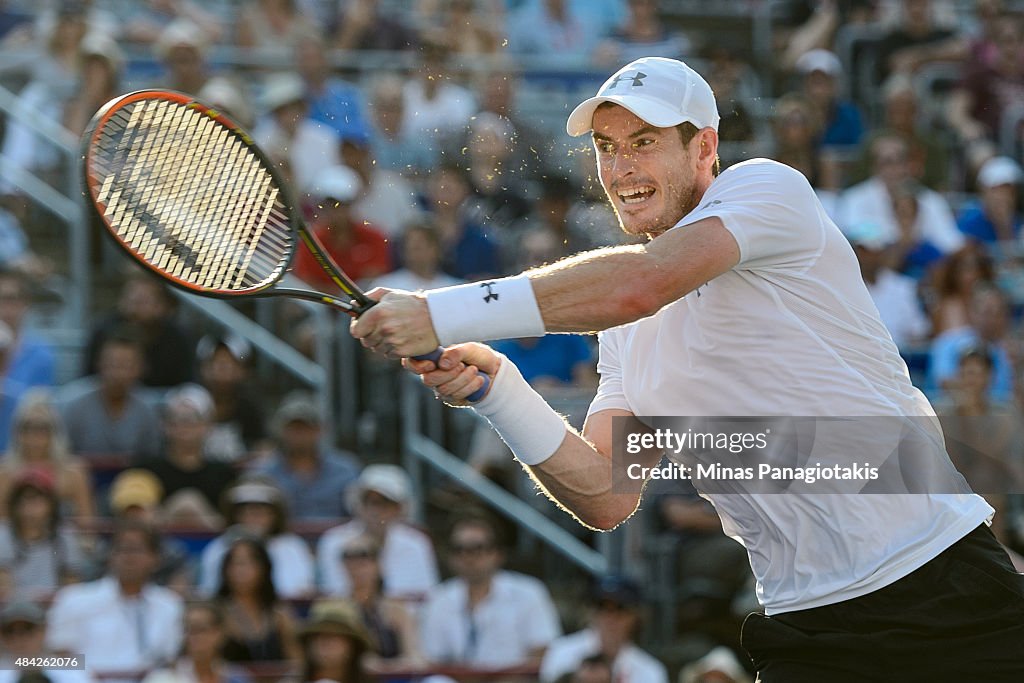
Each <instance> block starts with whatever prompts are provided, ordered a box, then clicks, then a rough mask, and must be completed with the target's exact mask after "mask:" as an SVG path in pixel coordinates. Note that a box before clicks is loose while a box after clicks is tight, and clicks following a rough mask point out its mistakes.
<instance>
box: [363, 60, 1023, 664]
mask: <svg viewBox="0 0 1024 683" xmlns="http://www.w3.org/2000/svg"><path fill="white" fill-rule="evenodd" d="M718 122H719V115H718V110H717V106H716V102H715V97H714V94H713V93H712V91H711V88H710V87H709V86H708V84H707V83H706V82H705V81H704V79H703V78H702V77H701V76H700V75H698V74H697V73H696V72H695V71H693V70H692V69H690V68H689V67H688V66H686V65H685V64H683V63H682V62H679V61H675V60H669V59H661V58H644V59H640V60H637V61H635V62H633V63H631V64H629V65H627V66H625V67H624V68H622V69H621V70H619V71H618V72H616V73H615V74H614V75H613V76H612V77H611V78H609V79H608V80H607V81H606V82H605V83H604V84H603V85H602V86H601V88H600V90H599V91H598V93H597V95H596V96H595V97H592V98H590V99H588V100H586V101H585V102H583V103H582V104H580V105H579V106H578V107H576V109H575V110H574V111H573V112H572V113H571V115H570V116H569V120H568V125H567V129H568V132H569V133H570V134H571V135H574V136H579V135H583V134H585V133H588V132H589V133H590V134H591V135H592V137H593V142H594V146H595V148H596V151H597V164H598V173H599V176H600V178H601V182H602V184H603V186H604V189H605V191H606V193H607V195H608V198H609V200H610V201H611V203H612V206H613V207H614V208H615V211H616V213H617V214H618V217H619V221H620V223H621V226H622V229H623V230H625V231H626V232H627V233H630V234H633V235H637V234H646V235H647V236H648V237H649V238H650V239H649V241H648V242H646V243H645V244H643V245H631V246H621V247H614V248H608V249H601V250H597V251H591V252H585V253H582V254H579V255H577V256H574V257H571V258H568V259H566V260H563V261H560V262H558V263H555V264H553V265H550V266H545V267H542V268H538V269H535V270H531V271H529V272H526V273H524V274H521V275H518V276H515V277H510V278H505V279H499V280H494V281H489V282H483V283H472V284H468V285H461V286H458V287H451V288H446V289H441V290H434V291H428V292H426V293H422V292H420V293H408V292H387V291H383V290H378V291H375V292H372V293H371V296H373V297H374V298H376V299H379V301H380V304H379V305H378V306H376V307H375V308H373V309H372V310H370V311H369V312H368V313H366V314H364V315H363V316H362V317H361V318H359V319H358V320H357V321H355V322H354V323H353V325H352V328H351V329H352V333H353V335H354V336H356V337H357V338H359V339H361V340H362V343H363V344H364V345H365V346H367V347H369V348H371V349H374V350H376V351H379V352H381V353H385V354H387V355H390V356H402V357H407V356H412V355H416V354H423V353H426V352H428V351H430V350H431V349H433V348H435V347H436V346H437V344H439V343H440V344H444V345H446V346H451V345H456V346H454V347H453V348H450V349H449V350H448V351H447V352H446V353H445V354H444V356H442V358H441V360H440V361H439V363H438V366H435V365H434V364H433V363H431V362H429V361H419V362H417V361H406V363H407V365H408V367H409V368H410V369H412V370H413V371H414V372H416V373H419V374H421V375H422V379H423V381H424V382H425V383H426V384H427V385H428V386H431V387H434V388H435V390H436V391H437V392H438V393H439V394H440V395H441V396H442V397H444V398H445V399H446V400H448V401H450V402H453V403H459V402H460V400H461V399H464V397H466V396H468V395H469V394H470V393H472V392H473V391H476V390H477V389H478V388H479V387H480V386H481V385H482V379H481V378H480V377H479V374H478V373H479V372H483V373H487V374H488V375H490V376H492V377H493V384H492V386H491V388H490V391H489V393H488V394H487V396H486V397H485V398H484V399H483V400H482V401H480V402H479V403H477V404H476V405H475V409H476V410H477V411H478V412H479V413H480V414H482V415H484V416H485V417H487V419H488V420H489V421H490V422H491V424H492V425H493V426H494V428H495V429H496V431H497V432H498V433H499V434H500V435H501V436H502V438H503V439H504V440H505V441H506V442H507V443H508V444H509V446H510V447H511V449H512V451H513V453H514V454H515V456H516V457H517V458H518V459H519V460H520V461H522V463H523V464H524V465H525V466H526V467H527V469H528V470H529V472H530V473H531V474H532V475H533V476H534V477H535V478H536V480H537V481H538V482H539V483H540V485H541V486H542V487H543V489H544V490H545V491H546V492H547V494H548V495H549V496H550V497H551V498H553V499H554V500H555V501H557V502H558V503H559V504H560V505H562V506H564V507H565V508H567V509H568V510H570V511H571V512H572V513H573V514H575V515H576V516H577V517H578V518H579V519H580V520H581V521H582V522H583V523H585V524H587V525H589V526H591V527H595V528H599V529H611V528H613V527H615V526H616V525H618V524H620V523H621V522H622V521H623V520H625V519H627V518H628V517H629V516H630V515H631V514H632V513H633V512H634V510H635V509H636V508H637V506H638V504H639V500H640V496H641V495H642V494H640V493H636V492H632V493H630V492H625V491H619V490H616V489H614V488H613V486H612V473H611V469H612V466H611V450H612V423H613V419H614V418H616V417H623V416H630V415H635V416H674V415H723V416H724V415H758V416H759V415H808V416H819V415H831V416H885V415H894V416H933V415H934V412H933V410H932V408H931V406H930V405H929V403H928V401H927V399H925V397H924V396H923V395H922V394H921V392H919V391H918V390H917V389H916V388H915V387H914V386H913V385H912V384H911V381H910V378H909V375H908V372H907V369H906V365H905V364H904V363H903V362H902V360H901V359H900V356H899V353H898V352H897V349H896V347H895V345H894V344H893V343H892V341H891V339H890V337H889V335H888V333H887V332H886V330H885V327H884V326H883V325H882V323H881V322H880V320H879V317H878V313H877V311H876V309H875V307H874V305H873V304H872V302H871V299H870V297H869V295H868V292H867V289H866V288H865V286H864V284H863V281H862V280H861V277H860V274H859V273H860V272H859V268H858V265H857V260H856V258H855V256H854V253H853V251H852V249H851V247H850V245H849V243H848V242H847V240H846V239H845V238H844V236H843V235H842V233H841V232H840V231H839V230H838V229H837V227H836V226H835V225H834V224H833V223H832V222H831V221H830V220H829V218H828V217H827V215H826V213H825V211H824V210H823V209H822V206H821V204H820V203H819V202H818V200H817V198H816V196H815V194H814V191H813V190H812V188H811V186H810V184H809V183H808V182H807V180H806V179H805V178H804V177H803V176H802V175H801V174H800V173H798V172H797V171H795V170H793V169H792V168H789V167H787V166H785V165H783V164H779V163H776V162H774V161H770V160H766V159H755V160H751V161H746V162H743V163H739V164H736V165H734V166H732V167H730V168H728V169H727V170H725V171H724V172H721V173H720V174H719V164H718V156H717V146H718V135H717V127H718ZM590 331H600V336H599V339H600V361H599V368H598V369H599V371H600V373H601V383H600V387H599V389H598V391H597V395H596V397H595V399H594V401H593V403H592V404H591V406H590V410H589V413H588V417H587V420H586V424H585V426H584V428H583V432H582V434H577V433H576V432H575V431H573V430H572V429H571V428H569V427H568V426H567V425H566V423H565V422H564V420H563V419H562V418H561V417H560V416H559V415H557V414H556V413H555V412H554V411H553V410H552V409H551V408H550V407H549V406H548V405H547V404H546V403H545V402H544V401H543V399H542V398H541V397H540V396H539V395H538V394H537V393H536V392H534V391H533V390H532V389H531V388H530V386H529V385H528V384H527V383H526V382H525V381H524V380H523V378H522V376H521V375H520V374H519V372H518V370H517V369H516V367H515V366H514V364H512V363H511V362H509V361H508V360H507V359H506V358H504V357H502V356H501V355H499V354H497V353H495V352H494V351H492V350H491V349H490V348H488V347H486V346H484V345H481V344H462V343H463V342H472V341H487V340H491V339H498V338H506V337H527V336H537V335H542V334H544V333H545V332H590ZM858 455H860V454H856V453H852V454H850V458H851V459H853V458H855V457H857V456H858ZM647 457H648V458H649V460H648V462H649V463H650V464H654V463H656V462H657V461H658V459H659V458H660V457H661V454H660V453H658V452H652V453H650V454H648V456H647ZM938 460H948V458H945V456H944V454H943V457H942V458H940V459H936V461H935V462H933V463H930V464H929V463H925V464H924V465H923V466H924V467H931V466H934V467H936V468H941V467H944V466H947V465H948V463H946V462H938ZM922 475H924V476H925V477H926V476H927V475H928V473H927V472H924V473H922ZM702 493H705V495H706V497H708V498H709V499H710V500H711V501H712V503H714V504H715V506H716V509H717V510H718V513H719V515H720V516H721V519H722V524H723V528H724V530H725V532H726V533H727V534H728V535H730V536H732V537H734V538H736V539H737V540H738V541H739V542H740V543H742V544H743V545H744V546H745V547H746V549H747V550H748V553H749V556H750V563H751V567H752V569H753V572H754V575H755V578H756V580H757V592H758V597H759V599H760V600H761V602H762V604H763V605H764V609H765V614H752V615H750V616H749V617H748V618H747V620H746V621H745V623H744V626H743V634H742V638H743V644H744V647H745V648H746V649H747V651H748V652H749V653H750V655H751V657H752V659H753V661H754V663H755V666H756V667H757V669H758V672H759V676H760V680H761V681H763V682H764V683H777V682H784V683H801V682H804V681H807V682H811V681H813V682H814V683H821V682H823V681H827V682H829V683H845V682H847V681H850V682H853V681H857V682H858V683H860V682H863V681H887V682H888V681H897V680H898V681H928V682H929V683H934V682H935V681H953V680H956V681H959V680H977V681H1011V680H1014V681H1018V680H1022V678H1021V677H1022V676H1024V577H1022V576H1021V575H1020V574H1017V573H1016V572H1015V571H1014V569H1013V566H1012V565H1011V563H1010V561H1009V559H1008V557H1007V555H1006V553H1005V551H1004V550H1003V548H1002V547H1001V546H1000V544H999V543H998V542H997V541H996V539H995V538H994V536H993V535H992V533H991V532H990V531H989V529H988V526H987V524H988V522H989V521H990V519H991V515H992V514H993V510H992V508H991V507H990V506H989V505H988V504H987V503H986V502H985V500H984V499H982V498H981V497H980V496H977V495H975V494H973V493H969V492H968V493H953V492H950V493H944V492H935V493H930V494H916V495H914V494H900V495H866V494H858V495H808V496H801V495H715V494H707V493H706V492H702Z"/></svg>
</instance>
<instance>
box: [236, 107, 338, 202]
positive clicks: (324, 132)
mask: <svg viewBox="0 0 1024 683" xmlns="http://www.w3.org/2000/svg"><path fill="white" fill-rule="evenodd" d="M252 137H253V140H255V141H256V144H257V145H259V146H260V147H261V148H262V149H264V150H266V151H267V153H268V154H269V155H270V157H271V158H272V159H279V158H282V157H284V158H286V159H287V160H288V165H289V167H290V168H291V182H292V187H294V188H295V190H296V192H306V191H307V190H308V189H309V188H310V187H312V186H313V184H314V182H313V181H314V180H315V179H316V177H317V175H318V174H319V173H320V172H321V171H323V170H324V169H326V168H330V167H332V166H337V165H339V164H340V163H341V140H340V139H339V138H338V135H337V133H335V132H334V131H333V130H331V129H330V128H328V127H327V126H324V125H322V124H319V123H317V122H315V121H310V120H309V119H304V120H303V121H301V122H300V123H299V127H298V130H297V131H296V133H295V139H293V140H286V139H285V137H284V135H283V132H282V130H281V128H280V126H278V125H277V123H276V122H275V121H273V120H272V119H267V120H265V121H264V122H263V123H261V124H260V125H258V126H257V127H256V130H254V131H253V134H252Z"/></svg>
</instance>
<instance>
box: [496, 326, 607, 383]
mask: <svg viewBox="0 0 1024 683" xmlns="http://www.w3.org/2000/svg"><path fill="white" fill-rule="evenodd" d="M494 348H495V349H496V350H497V351H499V352H500V353H503V354H505V355H506V356H508V358H509V360H511V361H512V362H513V363H515V365H516V367H517V368H519V371H520V372H521V373H522V375H523V379H525V380H526V381H527V382H530V383H531V384H532V383H533V382H535V381H537V380H549V381H550V380H554V381H557V382H560V383H562V384H570V383H572V382H573V381H574V380H575V379H576V375H575V370H576V368H577V367H579V365H580V364H583V363H586V364H588V365H593V361H594V351H593V349H592V348H591V345H590V343H588V341H587V339H586V337H583V336H580V335H576V334H547V335H544V336H543V337H536V338H534V337H531V338H527V339H505V340H502V341H499V342H497V343H495V344H494Z"/></svg>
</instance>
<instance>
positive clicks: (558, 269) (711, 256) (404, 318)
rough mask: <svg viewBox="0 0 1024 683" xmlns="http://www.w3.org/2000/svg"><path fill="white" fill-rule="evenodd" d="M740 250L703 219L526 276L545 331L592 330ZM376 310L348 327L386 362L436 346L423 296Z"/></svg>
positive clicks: (392, 300) (658, 302)
mask: <svg viewBox="0 0 1024 683" xmlns="http://www.w3.org/2000/svg"><path fill="white" fill-rule="evenodd" d="M739 259H740V250H739V245H737V243H736V240H735V238H734V237H733V236H732V233H730V232H729V231H728V230H726V228H725V226H724V225H722V221H721V220H720V219H719V218H717V217H709V218H705V219H703V220H700V221H697V222H696V223H693V224H691V225H687V226H685V227H682V228H677V229H675V230H669V231H668V232H666V233H664V234H662V235H660V236H659V237H657V238H655V239H653V240H651V241H650V242H649V243H647V244H644V245H630V246H622V247H613V248H608V249H598V250H596V251H588V252H584V253H582V254H578V255H576V256H573V257H570V258H568V259H564V260H562V261H559V262H558V263H555V264H553V265H550V266H546V267H543V268H538V269H535V270H531V271H528V272H527V275H528V276H529V278H530V284H531V286H532V288H533V293H534V296H535V297H536V300H537V304H538V306H539V308H540V312H541V316H542V318H543V320H544V326H545V328H546V329H547V331H548V332H593V331H598V330H604V329H607V328H609V327H615V326H616V325H623V324H626V323H630V322H633V321H635V320H639V319H640V318H644V317H647V316H649V315H653V314H654V313H656V312H658V310H659V309H661V308H662V307H663V306H665V305H667V304H669V303H672V302H673V301H675V300H677V299H679V298H680V297H682V296H684V295H686V294H687V293H688V292H691V291H693V290H694V289H696V288H697V287H699V286H701V285H703V284H704V283H705V282H708V281H709V280H712V279H714V278H715V277H718V276H719V275H721V274H723V273H725V272H727V271H728V270H729V269H731V268H732V267H733V266H735V265H736V264H737V263H738V262H739ZM369 295H370V297H371V298H374V299H377V300H379V301H380V305H377V306H374V307H373V308H372V309H370V310H369V311H367V312H366V313H364V314H363V315H362V316H361V317H360V318H358V319H357V320H355V321H353V323H352V327H351V330H352V335H353V336H354V337H356V338H357V339H359V340H361V341H362V344H363V346H366V347H367V348H371V349H374V350H376V351H378V352H381V353H385V354H387V355H389V356H391V357H408V356H417V355H421V354H425V353H429V352H430V351H432V350H434V349H435V348H437V345H438V337H437V333H436V331H435V329H434V326H433V323H432V321H431V319H430V311H429V309H428V308H427V301H426V297H425V295H424V294H422V293H416V294H412V293H409V292H389V291H387V290H382V289H377V290H373V291H372V292H370V293H369Z"/></svg>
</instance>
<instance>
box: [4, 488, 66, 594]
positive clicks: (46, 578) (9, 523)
mask: <svg viewBox="0 0 1024 683" xmlns="http://www.w3.org/2000/svg"><path fill="white" fill-rule="evenodd" d="M9 486H10V495H9V496H8V498H7V508H6V510H4V512H5V515H6V517H7V520H6V521H4V522H0V575H6V580H5V581H3V582H2V583H3V584H4V585H5V586H9V587H10V590H9V591H0V593H6V595H2V596H0V597H2V599H3V600H11V599H12V598H14V597H15V596H17V597H18V598H19V599H22V600H41V599H47V598H49V597H50V596H52V595H53V593H54V592H55V591H56V590H57V589H58V588H60V587H61V586H64V585H67V584H69V583H74V582H75V581H78V580H79V579H81V578H82V577H83V576H84V574H85V568H86V567H85V555H84V553H83V551H82V547H81V545H80V544H79V540H78V537H77V535H76V533H75V531H74V529H72V528H71V526H70V525H68V524H66V523H65V522H64V520H63V515H62V514H61V511H60V499H59V498H58V497H57V489H56V482H55V481H54V479H53V477H52V476H51V475H50V473H49V472H47V471H46V470H42V469H26V470H23V471H22V472H21V473H19V474H18V475H17V476H16V477H15V478H14V480H13V481H12V482H10V483H9Z"/></svg>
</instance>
